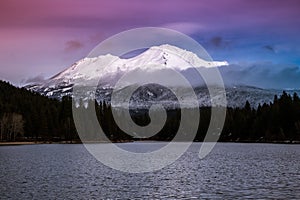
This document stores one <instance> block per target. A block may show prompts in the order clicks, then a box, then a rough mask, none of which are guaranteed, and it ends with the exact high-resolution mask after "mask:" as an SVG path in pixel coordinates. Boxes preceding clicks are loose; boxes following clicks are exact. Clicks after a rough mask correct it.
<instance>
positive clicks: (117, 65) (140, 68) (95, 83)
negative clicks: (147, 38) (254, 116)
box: [26, 45, 281, 107]
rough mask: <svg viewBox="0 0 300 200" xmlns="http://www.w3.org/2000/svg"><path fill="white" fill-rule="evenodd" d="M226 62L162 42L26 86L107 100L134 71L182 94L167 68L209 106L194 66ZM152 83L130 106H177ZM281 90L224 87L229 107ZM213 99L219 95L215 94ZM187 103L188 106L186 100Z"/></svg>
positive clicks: (264, 99)
mask: <svg viewBox="0 0 300 200" xmlns="http://www.w3.org/2000/svg"><path fill="white" fill-rule="evenodd" d="M227 65H228V63H227V62H226V61H205V60H203V59H201V58H199V57H198V56H197V55H196V54H194V53H192V52H190V51H187V50H183V49H180V48H178V47H175V46H171V45H161V46H154V47H151V48H149V49H148V50H146V51H145V52H143V53H141V54H140V55H137V56H136V57H133V58H129V59H121V58H119V57H117V56H114V55H110V54H107V55H101V56H99V57H94V58H84V59H82V60H80V61H78V62H76V63H75V64H73V65H72V66H71V67H69V68H67V69H66V70H64V71H62V72H61V73H59V74H57V75H56V76H54V77H52V78H50V79H48V80H46V81H45V82H43V83H39V84H31V85H28V86H26V88H27V89H30V90H33V91H36V92H39V93H41V94H43V95H46V96H49V97H54V98H61V97H62V96H65V95H71V96H72V95H73V94H72V88H73V86H74V85H81V86H83V87H86V88H89V89H88V90H87V91H86V93H85V94H81V95H82V99H85V100H87V99H88V98H91V97H92V96H94V91H96V98H97V100H99V101H101V100H106V101H110V97H111V93H112V91H113V88H114V86H115V84H116V82H117V81H118V80H119V79H120V78H121V77H122V76H123V75H124V74H125V73H128V72H136V74H137V75H138V74H143V75H145V74H151V75H152V76H153V77H157V78H166V79H169V80H171V81H169V82H170V83H172V84H171V85H170V87H173V88H175V90H181V93H183V94H184V91H185V88H182V87H181V86H180V85H177V80H176V79H174V80H172V77H170V76H169V75H168V74H169V73H168V70H176V71H178V72H180V73H181V74H183V75H184V76H185V77H186V78H187V79H188V80H189V82H190V83H191V85H192V86H193V87H194V91H195V93H196V95H197V96H198V100H199V103H200V105H202V106H208V105H210V97H209V95H208V90H207V88H206V87H204V82H203V80H202V79H201V77H200V76H199V75H195V74H197V73H196V72H195V71H196V70H195V68H198V69H202V70H209V69H210V68H213V67H220V66H223V67H224V66H227ZM142 77H143V76H142ZM136 80H137V79H136V78H135V81H136ZM141 82H142V80H141ZM155 83H156V81H155V80H153V84H148V85H145V86H143V87H140V88H139V90H137V91H136V92H134V93H133V95H132V98H131V100H132V105H134V106H137V107H140V106H145V105H148V104H149V103H151V102H155V101H160V102H161V103H163V104H165V105H166V106H176V105H177V103H176V102H177V101H176V97H175V96H174V94H173V93H172V92H171V91H170V90H169V89H167V88H166V87H162V86H159V85H157V84H155ZM132 84H136V83H135V82H132V83H131V82H130V80H129V82H127V83H126V85H123V87H124V88H125V87H130V85H132ZM124 88H122V87H121V88H117V92H122V90H123V89H124ZM280 92H281V91H277V90H263V89H259V88H255V87H248V86H228V87H226V96H227V101H228V106H232V107H236V106H243V105H244V104H245V101H246V100H248V101H249V102H250V103H251V105H253V106H257V105H258V104H259V103H269V102H270V101H272V99H273V97H274V95H275V94H279V93H280ZM220 95H222V94H220ZM214 98H218V96H216V97H214ZM187 99H188V97H187ZM186 106H188V101H187V105H186Z"/></svg>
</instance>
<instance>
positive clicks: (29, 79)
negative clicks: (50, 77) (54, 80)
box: [21, 74, 45, 84]
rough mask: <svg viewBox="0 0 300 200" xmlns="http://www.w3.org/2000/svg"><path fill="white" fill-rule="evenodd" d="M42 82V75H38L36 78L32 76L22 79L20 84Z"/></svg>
mask: <svg viewBox="0 0 300 200" xmlns="http://www.w3.org/2000/svg"><path fill="white" fill-rule="evenodd" d="M44 81H45V77H44V76H43V75H42V74H40V75H37V76H34V77H30V78H27V79H23V80H22V81H21V84H29V83H42V82H44Z"/></svg>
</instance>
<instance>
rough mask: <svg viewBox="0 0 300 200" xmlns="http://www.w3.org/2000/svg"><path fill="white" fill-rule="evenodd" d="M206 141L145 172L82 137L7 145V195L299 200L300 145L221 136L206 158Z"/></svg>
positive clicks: (0, 176)
mask: <svg viewBox="0 0 300 200" xmlns="http://www.w3.org/2000/svg"><path fill="white" fill-rule="evenodd" d="M164 144H165V143H123V144H118V145H119V146H120V147H122V148H124V149H127V150H128V149H129V150H130V149H132V150H134V151H136V150H139V149H141V151H145V150H147V149H153V148H158V147H160V146H162V145H164ZM100 145H101V144H100ZM102 145H103V144H102ZM200 145H201V144H200V143H195V144H193V145H192V146H191V148H190V149H189V150H188V151H187V152H186V153H185V154H184V155H183V156H182V157H181V158H180V159H179V160H177V161H176V162H175V163H173V164H171V165H169V166H167V167H165V168H164V169H162V170H159V171H156V172H151V173H142V174H130V173H124V172H120V171H116V170H113V169H110V168H109V167H106V166H104V165H103V164H101V163H100V162H98V161H97V160H96V159H95V158H94V157H93V156H91V155H90V154H89V153H88V152H87V150H86V149H85V148H84V146H83V145H80V144H49V145H46V144H45V145H24V146H1V147H0V163H1V165H0V195H1V196H0V199H9V198H11V199H133V198H135V199H145V198H150V199H163V198H167V199H192V198H195V199H199V198H201V199H218V198H220V199H232V198H235V199H246V198H254V199H257V198H260V199H262V198H273V199H300V145H282V144H232V143H219V144H217V146H216V147H215V148H214V150H213V151H212V152H211V153H210V154H209V155H208V156H207V157H206V158H205V159H203V160H200V159H199V157H198V151H199V149H200Z"/></svg>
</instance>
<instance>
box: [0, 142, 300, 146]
mask: <svg viewBox="0 0 300 200" xmlns="http://www.w3.org/2000/svg"><path fill="white" fill-rule="evenodd" d="M133 142H135V143H156V142H170V141H160V140H158V141H156V140H149V141H147V140H141V141H114V142H112V143H114V144H115V143H116V144H117V143H133ZM183 142H184V141H183ZM107 143H108V142H106V141H100V142H93V141H90V142H85V144H107ZM193 143H203V142H200V141H194V142H193ZM217 143H240V144H247V143H248V144H251V143H252V144H290V145H295V144H300V141H292V142H290V141H264V142H257V141H220V142H217ZM40 144H83V143H82V142H81V141H59V142H51V141H37V142H34V141H33V142H28V141H27V142H26V141H23V142H22V141H20V142H0V147H1V146H19V145H40Z"/></svg>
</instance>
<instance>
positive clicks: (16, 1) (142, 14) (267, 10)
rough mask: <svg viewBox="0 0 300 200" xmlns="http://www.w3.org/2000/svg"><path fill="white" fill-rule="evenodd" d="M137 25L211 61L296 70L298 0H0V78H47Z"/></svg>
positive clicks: (299, 55) (299, 30) (299, 50)
mask: <svg viewBox="0 0 300 200" xmlns="http://www.w3.org/2000/svg"><path fill="white" fill-rule="evenodd" d="M144 26H157V27H168V28H173V29H176V30H179V31H181V32H183V33H186V34H188V35H189V36H191V37H192V38H194V39H196V40H197V41H199V43H200V44H202V45H203V47H204V48H206V50H207V51H208V53H209V54H210V55H211V56H212V57H213V59H215V60H227V61H228V62H229V63H235V64H236V63H247V64H249V63H261V62H271V63H274V66H278V65H280V66H282V65H284V64H287V65H291V64H292V65H296V66H299V65H300V39H299V35H300V1H298V0H281V1H279V0H273V1H267V0H265V1H263V0H248V1H247V0H227V1H218V0H207V1H205V0H204V1H203V0H202V1H199V0H197V1H186V0H183V1H176V0H165V1H153V0H152V1H141V0H132V1H124V0H120V1H114V0H109V1H100V0H43V1H41V0H26V1H20V0H1V1H0V30H1V31H0V61H1V65H0V79H6V80H9V81H11V82H13V83H15V84H20V83H21V82H22V81H23V82H24V81H25V80H27V79H30V78H35V79H38V78H40V77H50V76H52V75H54V74H56V73H58V72H59V71H61V70H63V69H64V68H66V67H68V66H69V65H71V64H72V63H73V62H75V61H77V60H79V59H81V58H83V57H85V56H86V55H87V53H88V52H89V51H90V50H91V49H92V48H93V47H95V46H96V45H97V44H98V43H99V42H101V41H102V40H104V39H105V38H107V37H109V36H111V35H113V34H116V33H118V32H120V31H124V30H127V29H131V28H136V27H144Z"/></svg>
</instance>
